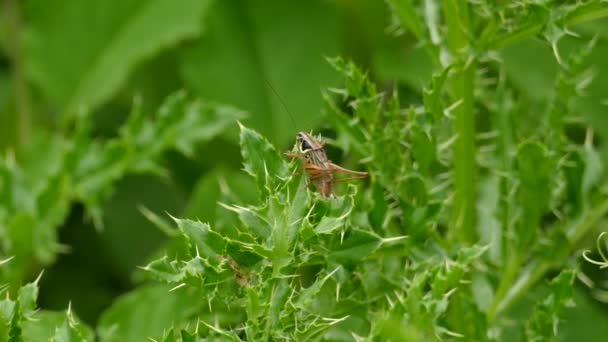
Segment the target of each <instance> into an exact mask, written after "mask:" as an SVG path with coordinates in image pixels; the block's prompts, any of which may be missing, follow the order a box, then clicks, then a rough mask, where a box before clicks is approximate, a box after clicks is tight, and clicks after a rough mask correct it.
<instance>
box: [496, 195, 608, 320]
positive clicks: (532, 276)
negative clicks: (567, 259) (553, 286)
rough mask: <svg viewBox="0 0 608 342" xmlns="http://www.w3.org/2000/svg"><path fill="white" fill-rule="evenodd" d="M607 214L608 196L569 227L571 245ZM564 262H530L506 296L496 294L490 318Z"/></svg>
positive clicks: (538, 260)
mask: <svg viewBox="0 0 608 342" xmlns="http://www.w3.org/2000/svg"><path fill="white" fill-rule="evenodd" d="M607 214H608V198H607V199H604V200H603V201H602V202H600V203H599V204H598V205H597V206H595V207H594V208H593V209H591V210H589V212H588V213H587V215H586V216H585V217H584V218H583V219H582V220H580V221H578V222H577V223H575V224H574V225H573V226H572V227H571V229H568V238H569V240H570V245H571V246H572V245H575V244H577V243H578V241H579V240H580V239H581V238H582V237H583V236H585V234H586V233H588V232H589V231H590V230H591V229H592V228H593V227H594V226H595V224H596V223H597V222H598V221H599V220H601V219H602V218H603V217H604V216H606V215H607ZM562 262H563V260H547V259H540V258H538V259H536V260H532V261H531V262H530V263H528V265H526V266H525V267H524V269H523V271H522V272H521V273H520V275H519V278H518V279H517V281H515V283H514V284H513V285H512V286H510V287H509V291H507V293H506V294H505V295H504V297H498V296H496V297H495V298H494V303H493V304H492V307H491V310H489V311H488V319H492V318H494V317H495V316H496V315H497V314H499V313H501V312H502V311H504V310H506V309H507V308H509V307H510V306H511V305H512V304H513V303H515V301H516V300H517V299H518V298H519V297H520V296H521V295H523V294H524V293H526V291H528V290H529V289H530V288H531V287H532V286H533V285H534V284H536V283H537V282H538V281H539V279H541V278H542V277H543V276H544V275H545V273H546V272H547V271H548V270H549V269H551V268H552V267H554V266H555V265H557V264H560V263H562Z"/></svg>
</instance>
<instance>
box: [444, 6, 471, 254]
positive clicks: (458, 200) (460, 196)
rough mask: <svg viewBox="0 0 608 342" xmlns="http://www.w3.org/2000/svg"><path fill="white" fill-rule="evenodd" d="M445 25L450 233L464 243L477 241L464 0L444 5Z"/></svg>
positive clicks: (469, 76) (467, 40) (467, 39)
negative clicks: (450, 119) (449, 63)
mask: <svg viewBox="0 0 608 342" xmlns="http://www.w3.org/2000/svg"><path fill="white" fill-rule="evenodd" d="M444 10H445V18H446V23H447V28H448V35H447V37H448V49H449V52H450V54H451V56H452V58H453V60H454V61H455V64H456V67H455V68H454V73H453V75H452V77H451V78H450V79H449V81H448V82H449V87H450V91H451V99H452V102H453V103H458V105H457V106H456V108H454V109H453V111H452V114H453V115H454V133H455V135H456V136H457V139H456V141H455V142H454V145H453V153H454V156H453V158H454V187H455V189H454V190H455V192H454V202H453V205H452V218H451V222H450V234H451V237H452V240H454V238H456V239H457V240H458V241H459V242H461V243H464V244H472V243H475V242H476V241H477V232H476V230H475V199H476V198H475V197H476V191H475V189H476V184H475V178H476V177H475V174H476V165H475V113H474V101H475V98H474V89H475V66H476V63H475V62H474V59H473V57H472V56H471V55H470V53H469V51H468V47H469V40H470V38H469V33H470V30H469V27H470V19H469V9H468V5H467V1H465V0H449V1H446V2H445V6H444Z"/></svg>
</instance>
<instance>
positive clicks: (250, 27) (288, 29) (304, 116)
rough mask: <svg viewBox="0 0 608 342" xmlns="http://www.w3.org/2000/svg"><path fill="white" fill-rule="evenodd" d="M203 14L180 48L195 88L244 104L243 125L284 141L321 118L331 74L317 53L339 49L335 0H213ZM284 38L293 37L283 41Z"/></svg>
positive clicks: (200, 92) (185, 70) (217, 98)
mask: <svg viewBox="0 0 608 342" xmlns="http://www.w3.org/2000/svg"><path fill="white" fill-rule="evenodd" d="M207 19H208V21H207V25H206V27H207V29H206V31H205V35H204V36H203V37H202V39H200V40H199V41H197V42H196V43H195V44H193V45H191V46H190V47H188V48H186V49H185V52H184V53H182V54H180V56H181V67H180V72H181V75H182V77H183V79H184V80H185V81H186V84H188V85H189V86H190V87H191V88H193V89H195V91H196V94H197V95H199V96H201V97H203V98H207V99H211V100H214V101H219V102H222V103H231V104H234V105H235V106H237V107H239V108H242V109H244V110H246V111H248V112H249V113H250V114H251V118H250V120H249V121H247V122H246V125H247V126H250V127H253V128H254V129H255V130H257V131H259V132H261V133H262V134H264V135H265V136H266V137H269V138H270V140H271V141H272V142H273V143H277V144H281V145H283V144H285V143H286V142H287V141H290V140H292V139H293V137H294V136H295V134H296V132H297V131H300V130H306V129H304V128H306V127H308V128H310V127H314V126H315V125H317V124H318V123H320V122H321V112H320V111H319V109H320V108H321V105H322V103H321V101H322V100H321V98H319V96H318V94H319V85H322V86H326V85H331V84H333V83H335V82H336V75H335V73H332V71H331V69H330V68H329V67H328V66H327V64H326V63H325V62H324V60H323V58H322V56H324V55H334V54H335V53H336V52H337V46H336V41H337V38H338V35H339V32H338V30H337V27H336V22H337V21H338V16H337V11H336V8H335V7H334V5H332V4H330V3H327V2H325V1H321V0H314V1H307V2H306V3H282V2H277V1H272V0H260V1H256V2H255V4H253V3H249V2H243V1H216V2H215V4H214V6H213V7H212V9H211V10H210V12H209V15H208V17H207ZM311 22H314V23H315V25H310V23H311ZM287 41H291V42H297V44H296V45H293V46H292V47H291V48H288V49H285V48H284V47H285V42H287ZM278 51H280V53H277V52H278ZM269 84H270V85H269ZM271 87H272V88H274V89H275V90H276V93H278V95H277V94H275V93H274V91H273V89H272V88H271ZM279 97H280V98H282V99H283V102H285V104H286V107H287V110H286V109H285V108H284V106H283V105H282V104H281V100H280V99H279ZM286 111H288V112H289V113H291V114H289V113H287V112H286ZM290 116H293V117H292V118H290ZM293 121H295V127H294V123H293Z"/></svg>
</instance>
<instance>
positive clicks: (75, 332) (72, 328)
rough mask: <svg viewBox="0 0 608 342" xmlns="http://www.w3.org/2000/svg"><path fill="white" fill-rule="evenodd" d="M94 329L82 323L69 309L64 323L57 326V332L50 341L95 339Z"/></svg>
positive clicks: (62, 341) (69, 341) (68, 341)
mask: <svg viewBox="0 0 608 342" xmlns="http://www.w3.org/2000/svg"><path fill="white" fill-rule="evenodd" d="M94 340H95V337H94V335H93V331H92V330H91V329H90V328H89V327H87V326H86V325H83V324H81V323H80V322H79V321H78V319H77V318H76V317H75V316H74V314H73V313H72V312H71V311H70V310H68V311H67V312H66V313H65V318H64V321H63V324H62V325H60V326H58V327H56V328H55V334H54V335H53V336H52V337H51V338H50V339H49V341H57V342H64V341H67V342H71V341H94Z"/></svg>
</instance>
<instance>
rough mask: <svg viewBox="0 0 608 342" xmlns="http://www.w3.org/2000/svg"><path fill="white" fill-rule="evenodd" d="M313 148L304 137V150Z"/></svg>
mask: <svg viewBox="0 0 608 342" xmlns="http://www.w3.org/2000/svg"><path fill="white" fill-rule="evenodd" d="M308 150H312V146H310V144H309V143H308V141H306V140H304V139H302V152H304V151H308Z"/></svg>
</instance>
